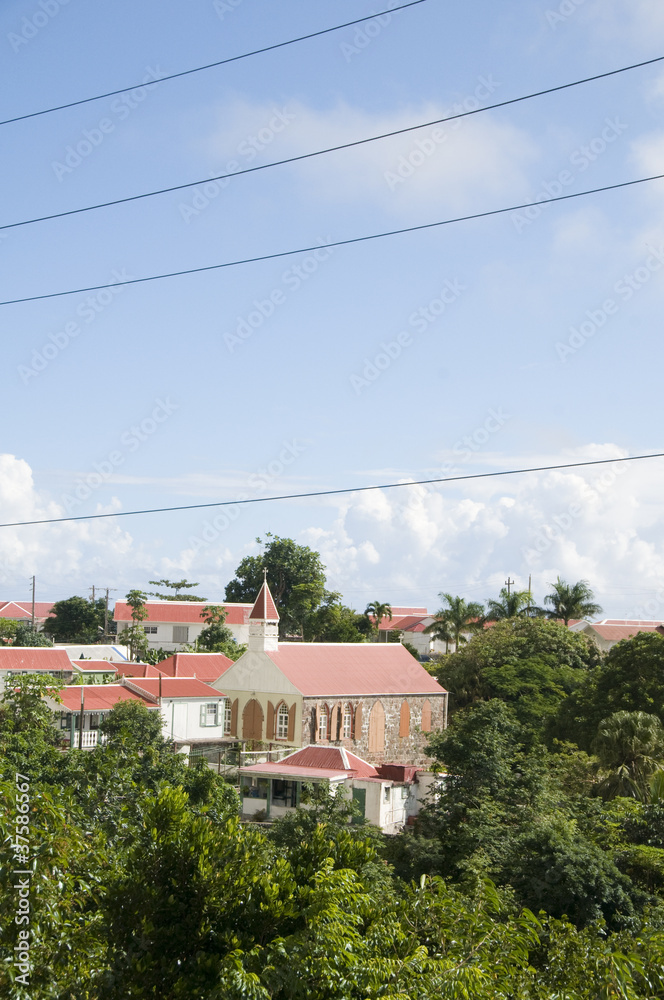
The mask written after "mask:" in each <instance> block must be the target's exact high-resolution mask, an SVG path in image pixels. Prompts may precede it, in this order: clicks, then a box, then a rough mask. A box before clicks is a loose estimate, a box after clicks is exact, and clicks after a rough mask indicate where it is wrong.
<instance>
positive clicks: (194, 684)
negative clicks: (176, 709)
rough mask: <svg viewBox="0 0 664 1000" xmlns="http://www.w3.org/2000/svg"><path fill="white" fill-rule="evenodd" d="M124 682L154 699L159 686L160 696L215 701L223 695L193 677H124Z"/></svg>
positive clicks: (156, 696)
mask: <svg viewBox="0 0 664 1000" xmlns="http://www.w3.org/2000/svg"><path fill="white" fill-rule="evenodd" d="M124 684H127V685H129V684H130V685H132V687H133V688H136V689H138V690H139V691H142V692H144V693H145V694H146V695H147V696H148V697H150V698H152V699H153V700H155V701H156V699H157V698H158V697H159V691H160V688H161V696H162V698H198V699H200V700H202V699H203V698H205V699H206V700H207V701H212V700H214V701H217V700H218V699H219V698H223V697H224V695H223V694H222V693H221V691H217V689H216V688H213V687H210V685H209V684H204V683H203V681H199V680H197V679H196V678H195V677H162V678H161V680H160V679H159V678H158V677H150V678H142V677H125V678H124Z"/></svg>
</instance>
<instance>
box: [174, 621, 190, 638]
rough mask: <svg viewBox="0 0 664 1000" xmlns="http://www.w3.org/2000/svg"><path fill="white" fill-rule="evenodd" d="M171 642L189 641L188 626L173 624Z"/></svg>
mask: <svg viewBox="0 0 664 1000" xmlns="http://www.w3.org/2000/svg"><path fill="white" fill-rule="evenodd" d="M173 642H189V626H188V625H174V626H173Z"/></svg>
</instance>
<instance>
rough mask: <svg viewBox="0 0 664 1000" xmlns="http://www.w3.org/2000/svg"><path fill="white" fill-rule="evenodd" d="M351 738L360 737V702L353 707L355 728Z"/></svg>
mask: <svg viewBox="0 0 664 1000" xmlns="http://www.w3.org/2000/svg"><path fill="white" fill-rule="evenodd" d="M353 739H354V740H361V739H362V703H361V702H360V704H359V705H358V706H357V708H356V709H355V729H354V731H353Z"/></svg>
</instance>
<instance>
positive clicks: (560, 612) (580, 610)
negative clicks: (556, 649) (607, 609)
mask: <svg viewBox="0 0 664 1000" xmlns="http://www.w3.org/2000/svg"><path fill="white" fill-rule="evenodd" d="M550 586H552V587H553V591H552V593H550V594H547V595H546V597H545V598H544V603H545V604H548V605H550V607H551V610H550V611H549V610H547V611H546V612H545V614H546V615H547V617H548V618H557V619H562V620H563V621H564V623H565V625H569V622H570V619H571V618H586V617H588V616H589V615H598V614H600V612H601V610H602V609H601V607H600V606H599V604H596V603H595V601H594V597H595V595H594V594H593V592H592V590H591V589H590V587H589V585H588V583H587V581H586V580H579V581H578V582H577V583H572V584H570V583H565V581H564V580H561V579H560V577H558V579H557V580H556V582H555V583H552V584H551V585H550Z"/></svg>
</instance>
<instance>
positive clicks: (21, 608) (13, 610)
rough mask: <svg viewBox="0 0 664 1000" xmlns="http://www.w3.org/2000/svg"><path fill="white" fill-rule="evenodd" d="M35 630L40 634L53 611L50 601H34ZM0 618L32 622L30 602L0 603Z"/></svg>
mask: <svg viewBox="0 0 664 1000" xmlns="http://www.w3.org/2000/svg"><path fill="white" fill-rule="evenodd" d="M34 608H35V628H36V629H37V631H39V632H41V631H42V630H43V628H44V622H45V621H46V619H47V618H48V617H49V615H50V614H51V611H52V610H53V602H52V601H35V605H34ZM0 618H11V619H12V621H17V622H31V621H32V601H0Z"/></svg>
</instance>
